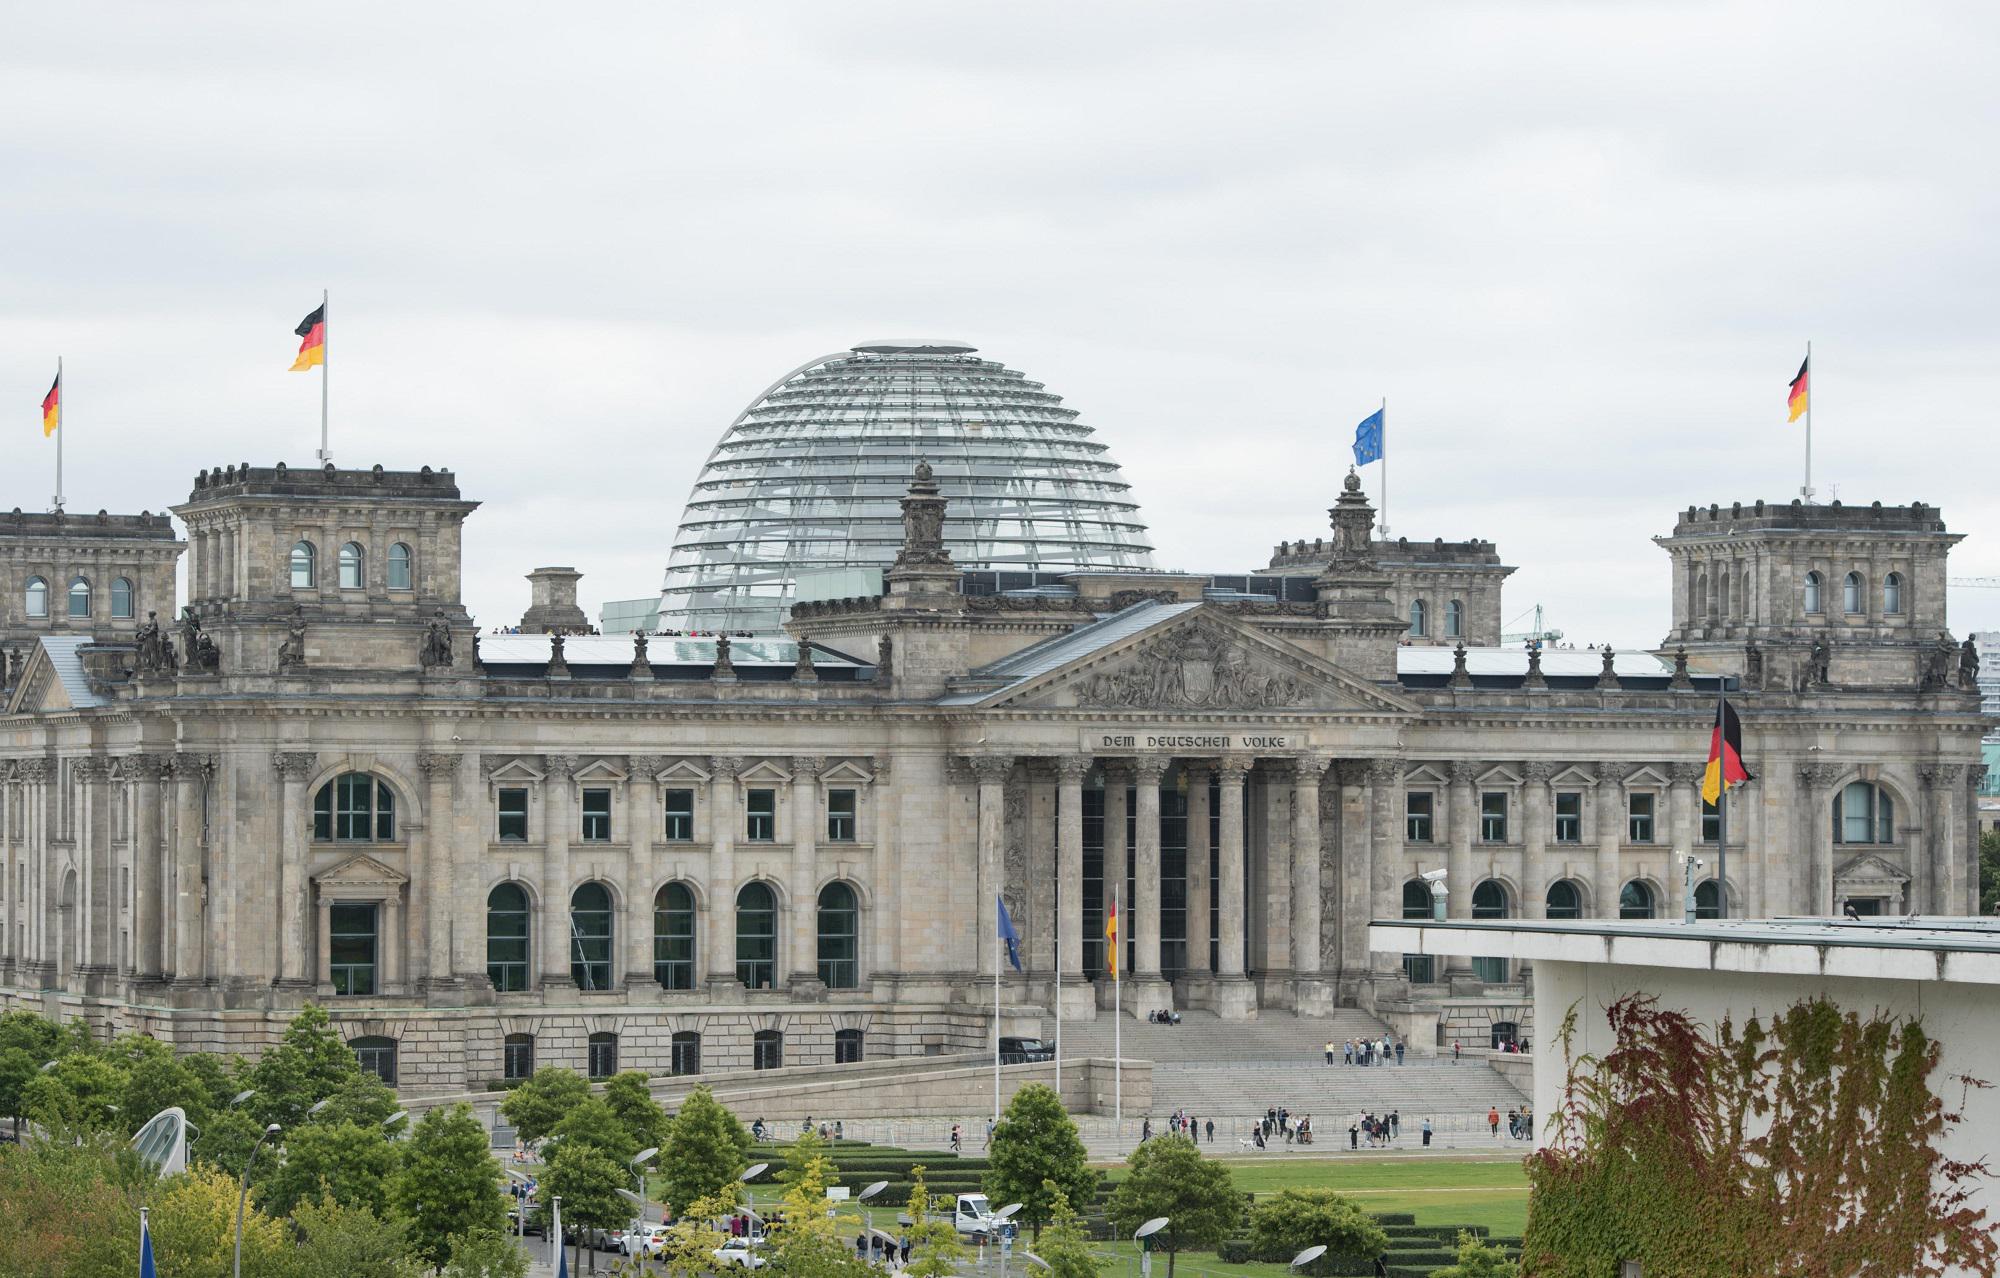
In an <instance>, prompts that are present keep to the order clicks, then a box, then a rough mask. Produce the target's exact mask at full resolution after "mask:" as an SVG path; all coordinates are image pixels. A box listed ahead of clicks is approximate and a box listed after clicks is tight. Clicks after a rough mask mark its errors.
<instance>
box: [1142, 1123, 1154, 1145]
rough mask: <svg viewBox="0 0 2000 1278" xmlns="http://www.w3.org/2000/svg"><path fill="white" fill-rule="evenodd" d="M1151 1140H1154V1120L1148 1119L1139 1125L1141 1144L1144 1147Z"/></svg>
mask: <svg viewBox="0 0 2000 1278" xmlns="http://www.w3.org/2000/svg"><path fill="white" fill-rule="evenodd" d="M1151 1139H1153V1120H1152V1119H1151V1118H1147V1119H1145V1120H1143V1121H1142V1122H1141V1123H1140V1124H1139V1143H1140V1144H1141V1145H1143V1144H1145V1143H1146V1142H1147V1141H1149V1140H1151Z"/></svg>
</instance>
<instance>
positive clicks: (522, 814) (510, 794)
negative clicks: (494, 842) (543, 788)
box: [499, 788, 528, 843]
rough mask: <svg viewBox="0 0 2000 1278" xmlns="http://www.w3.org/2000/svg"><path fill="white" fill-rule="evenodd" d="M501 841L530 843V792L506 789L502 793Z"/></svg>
mask: <svg viewBox="0 0 2000 1278" xmlns="http://www.w3.org/2000/svg"><path fill="white" fill-rule="evenodd" d="M499 835H500V841H501V842H503V843H526V842H527V841H528V792H527V791H526V790H520V789H512V788H510V789H506V790H502V791H501V792H500V830H499Z"/></svg>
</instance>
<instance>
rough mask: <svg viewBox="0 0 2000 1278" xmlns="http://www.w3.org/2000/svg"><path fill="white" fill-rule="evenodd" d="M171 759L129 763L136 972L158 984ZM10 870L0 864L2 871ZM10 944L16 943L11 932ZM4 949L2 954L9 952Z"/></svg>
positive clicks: (148, 757) (2, 923) (150, 757)
mask: <svg viewBox="0 0 2000 1278" xmlns="http://www.w3.org/2000/svg"><path fill="white" fill-rule="evenodd" d="M170 757H171V756H168V755H161V754H135V755H133V756H132V757H131V759H130V760H129V764H130V769H131V773H132V775H133V776H134V777H136V778H137V783H138V793H137V797H136V803H137V806H138V811H137V812H136V813H134V820H133V828H132V894H133V901H132V923H133V927H132V933H133V945H132V972H133V975H134V976H135V977H137V978H138V979H139V980H140V981H142V982H145V981H157V980H159V979H160V972H161V970H162V969H161V957H162V956H161V952H160V950H161V937H162V935H163V933H162V927H161V924H162V916H163V913H164V911H163V910H162V909H161V900H160V888H161V884H162V882H163V880H164V877H165V867H166V864H167V858H166V855H165V849H164V847H163V846H162V844H161V841H160V777H161V775H162V773H164V772H165V771H166V768H167V764H168V761H169V759H170ZM5 869H6V866H5V863H4V861H0V872H4V871H5ZM12 888H13V884H12V882H11V881H10V882H9V883H8V884H7V889H8V890H7V891H6V893H5V895H6V896H7V898H8V899H9V900H10V901H11V900H12V899H13V896H14V893H13V891H12V890H11V889H12ZM6 926H7V924H6V920H5V919H4V918H0V927H6ZM8 930H9V932H10V935H9V937H8V938H7V942H8V943H9V944H11V943H12V939H13V938H12V936H11V932H12V929H11V928H9V929H8ZM6 952H7V951H6V949H5V947H4V946H0V954H4V953H6Z"/></svg>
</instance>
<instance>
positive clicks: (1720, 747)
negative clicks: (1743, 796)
mask: <svg viewBox="0 0 2000 1278" xmlns="http://www.w3.org/2000/svg"><path fill="white" fill-rule="evenodd" d="M1748 780H1750V770H1749V769H1748V768H1746V767H1744V766H1743V722H1742V720H1740V719H1738V718H1737V717H1736V710H1735V708H1734V707H1732V706H1731V705H1730V704H1729V703H1728V702H1727V701H1717V702H1716V703H1715V731H1714V732H1713V733H1712V734H1710V736H1709V740H1708V770H1707V771H1706V772H1703V773H1702V774H1701V797H1702V799H1703V800H1704V801H1706V802H1708V803H1714V802H1716V801H1717V800H1718V799H1720V798H1721V797H1722V787H1723V786H1725V785H1728V786H1738V785H1742V784H1743V783H1744V782H1745V781H1748Z"/></svg>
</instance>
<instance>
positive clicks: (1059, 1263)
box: [995, 1132, 1297, 1278]
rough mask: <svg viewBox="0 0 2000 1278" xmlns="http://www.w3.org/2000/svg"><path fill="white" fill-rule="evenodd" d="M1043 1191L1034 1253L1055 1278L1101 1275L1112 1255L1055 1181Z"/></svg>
mask: <svg viewBox="0 0 2000 1278" xmlns="http://www.w3.org/2000/svg"><path fill="white" fill-rule="evenodd" d="M995 1135H998V1133H997V1132H996V1133H995ZM1042 1192H1043V1193H1044V1194H1045V1195H1046V1196H1047V1198H1048V1200H1049V1222H1048V1224H1047V1225H1045V1226H1043V1228H1042V1232H1041V1235H1040V1236H1039V1237H1038V1238H1036V1239H1035V1254H1036V1255H1037V1256H1040V1257H1041V1258H1042V1261H1043V1263H1045V1264H1046V1265H1048V1267H1049V1273H1050V1274H1052V1275H1054V1278H1100V1275H1102V1274H1103V1272H1104V1270H1105V1269H1106V1268H1107V1267H1108V1266H1109V1265H1110V1264H1111V1258H1110V1257H1109V1256H1101V1255H1099V1254H1098V1253H1097V1252H1096V1251H1095V1250H1093V1249H1092V1247H1091V1245H1090V1236H1089V1235H1088V1234H1086V1233H1085V1232H1084V1229H1083V1219H1082V1218H1081V1217H1080V1216H1078V1215H1077V1214H1076V1210H1075V1208H1073V1207H1071V1206H1070V1205H1069V1199H1068V1197H1066V1196H1065V1195H1064V1194H1063V1192H1062V1190H1061V1189H1060V1188H1058V1187H1057V1185H1056V1183H1055V1182H1054V1181H1052V1180H1051V1181H1045V1182H1044V1183H1043V1190H1042ZM1294 1254H1297V1253H1294Z"/></svg>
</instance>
